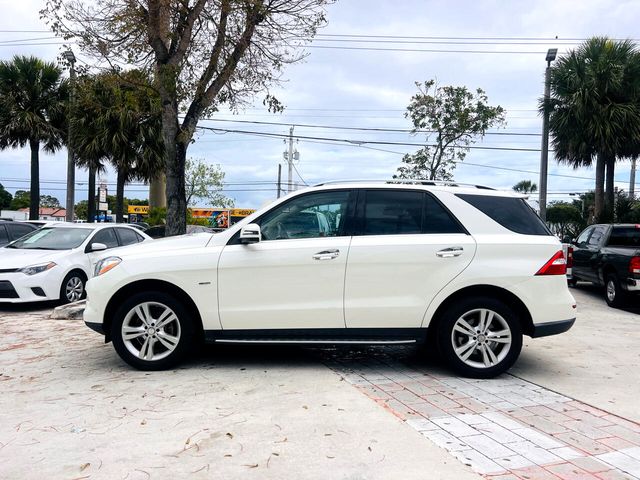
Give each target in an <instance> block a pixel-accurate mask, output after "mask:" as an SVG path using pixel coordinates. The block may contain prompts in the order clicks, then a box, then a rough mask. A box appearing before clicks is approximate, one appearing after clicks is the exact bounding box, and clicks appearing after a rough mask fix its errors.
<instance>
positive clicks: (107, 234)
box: [91, 228, 118, 248]
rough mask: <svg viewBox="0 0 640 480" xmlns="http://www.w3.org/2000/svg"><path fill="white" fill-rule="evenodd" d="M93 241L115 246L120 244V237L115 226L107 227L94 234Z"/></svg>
mask: <svg viewBox="0 0 640 480" xmlns="http://www.w3.org/2000/svg"><path fill="white" fill-rule="evenodd" d="M91 243H104V244H105V245H106V246H107V248H113V247H117V246H118V239H117V238H116V234H115V232H114V231H113V228H105V229H104V230H100V231H99V232H98V233H96V234H95V235H94V236H93V238H92V239H91Z"/></svg>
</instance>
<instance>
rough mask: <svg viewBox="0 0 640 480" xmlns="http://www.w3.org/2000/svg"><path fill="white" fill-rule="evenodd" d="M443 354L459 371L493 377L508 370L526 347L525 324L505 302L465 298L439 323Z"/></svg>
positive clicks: (439, 343)
mask: <svg viewBox="0 0 640 480" xmlns="http://www.w3.org/2000/svg"><path fill="white" fill-rule="evenodd" d="M436 328H437V330H436V332H437V338H438V347H439V350H440V353H441V354H442V355H443V356H444V357H445V359H446V360H447V362H448V363H449V365H450V366H451V368H453V369H454V370H456V371H457V372H458V373H460V374H462V375H464V376H469V377H476V378H491V377H495V376H496V375H499V374H501V373H503V372H505V371H506V370H508V369H509V368H510V367H511V365H513V363H514V362H515V361H516V359H517V358H518V355H520V350H521V349H522V327H521V325H520V321H519V319H518V317H517V316H516V314H515V313H514V312H513V311H512V310H511V309H510V308H509V307H508V306H507V305H505V304H504V303H502V302H501V301H499V300H497V299H493V298H489V297H476V298H469V299H465V300H461V301H459V302H456V303H455V304H454V305H452V306H451V307H450V308H449V309H448V310H447V311H445V312H444V314H443V316H442V317H441V319H440V321H439V322H438V323H437V327H436Z"/></svg>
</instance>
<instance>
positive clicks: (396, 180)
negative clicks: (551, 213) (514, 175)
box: [313, 178, 495, 190]
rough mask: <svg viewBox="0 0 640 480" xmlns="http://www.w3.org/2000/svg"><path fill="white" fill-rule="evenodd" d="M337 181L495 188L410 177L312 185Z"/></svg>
mask: <svg viewBox="0 0 640 480" xmlns="http://www.w3.org/2000/svg"><path fill="white" fill-rule="evenodd" d="M339 183H405V184H407V185H428V186H438V185H439V186H443V187H472V188H479V189H482V190H495V188H491V187H487V186H485V185H475V184H473V183H460V182H454V181H451V180H420V179H412V178H393V179H391V180H380V179H379V178H378V179H375V180H370V179H365V180H362V179H358V180H332V181H329V182H322V183H316V184H315V185H313V186H314V187H321V186H323V185H334V184H339Z"/></svg>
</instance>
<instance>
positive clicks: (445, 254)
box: [436, 247, 464, 258]
mask: <svg viewBox="0 0 640 480" xmlns="http://www.w3.org/2000/svg"><path fill="white" fill-rule="evenodd" d="M462 252H464V248H462V247H449V248H443V249H442V250H438V251H437V252H436V255H437V256H438V257H440V258H451V257H459V256H460V255H462Z"/></svg>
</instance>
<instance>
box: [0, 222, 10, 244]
mask: <svg viewBox="0 0 640 480" xmlns="http://www.w3.org/2000/svg"><path fill="white" fill-rule="evenodd" d="M7 243H9V236H8V235H7V230H6V229H5V228H4V225H0V245H5V244H7Z"/></svg>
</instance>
